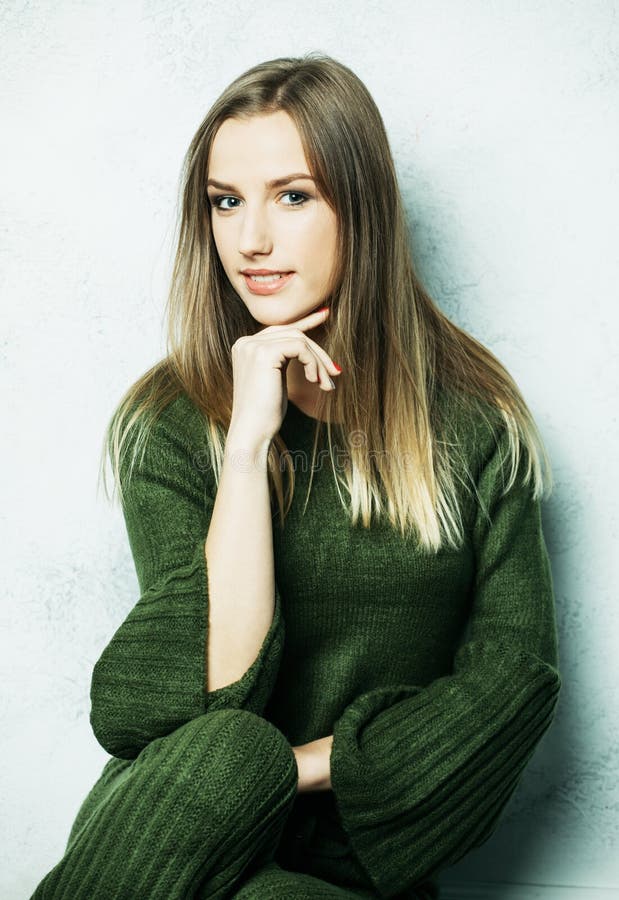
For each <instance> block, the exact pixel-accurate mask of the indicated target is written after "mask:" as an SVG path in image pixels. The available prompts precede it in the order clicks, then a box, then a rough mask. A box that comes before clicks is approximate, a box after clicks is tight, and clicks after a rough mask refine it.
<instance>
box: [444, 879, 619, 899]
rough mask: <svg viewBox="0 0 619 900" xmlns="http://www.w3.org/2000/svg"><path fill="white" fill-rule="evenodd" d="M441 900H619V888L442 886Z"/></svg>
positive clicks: (500, 884)
mask: <svg viewBox="0 0 619 900" xmlns="http://www.w3.org/2000/svg"><path fill="white" fill-rule="evenodd" d="M441 900H619V888H595V887H587V886H586V885H578V886H573V885H567V884H566V885H562V884H513V883H505V882H500V881H496V882H492V881H477V882H468V883H466V884H464V883H462V884H459V883H457V882H451V883H450V884H441Z"/></svg>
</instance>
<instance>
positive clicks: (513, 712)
mask: <svg viewBox="0 0 619 900" xmlns="http://www.w3.org/2000/svg"><path fill="white" fill-rule="evenodd" d="M506 449H507V439H506V433H504V434H503V436H502V438H501V440H499V441H497V442H496V445H495V448H494V451H493V452H492V453H491V455H490V458H489V459H488V460H487V461H486V464H485V466H484V468H483V470H482V473H481V476H480V479H479V484H478V488H479V491H480V494H481V495H482V497H483V498H484V501H485V503H486V504H487V506H488V512H489V514H490V517H491V520H492V525H491V526H489V524H488V521H487V518H486V516H485V515H484V514H483V511H482V510H481V509H478V510H477V512H476V518H475V523H474V529H473V540H474V547H475V558H476V575H475V583H474V594H473V605H472V611H471V616H470V619H469V622H468V629H467V630H468V633H467V635H466V637H465V639H464V640H463V641H462V642H461V644H460V646H459V648H458V650H457V652H456V654H455V657H454V661H453V671H452V673H451V674H449V675H446V676H444V677H442V678H438V679H437V680H435V681H434V682H432V683H431V684H429V685H427V686H420V685H412V684H411V685H393V686H389V687H384V688H378V689H375V690H372V691H369V692H367V693H365V694H362V695H361V696H359V697H357V698H356V699H355V700H354V701H353V702H352V703H351V704H350V705H349V706H348V707H346V709H345V710H344V712H343V714H342V715H341V717H340V718H339V719H338V720H337V721H336V723H335V726H334V742H333V748H332V753H331V781H332V785H333V790H334V793H335V797H336V801H337V805H338V808H339V812H340V816H341V818H342V822H343V824H344V827H345V829H346V831H347V832H348V834H349V837H350V840H351V843H352V846H353V849H354V850H355V852H356V854H357V856H358V857H359V859H360V861H361V863H362V864H363V866H364V868H365V869H366V870H367V872H368V874H369V875H370V877H371V878H372V880H373V882H374V883H375V885H376V887H377V888H378V890H379V892H380V896H383V897H391V896H394V895H395V894H397V893H399V892H400V891H403V890H405V889H406V888H408V887H410V886H412V885H414V884H416V883H417V882H419V881H422V880H423V879H424V878H427V877H429V876H431V875H433V874H434V873H436V872H437V871H438V870H440V869H442V868H444V867H447V866H451V865H453V864H454V863H455V862H457V861H458V860H459V859H460V858H462V857H463V856H464V855H465V854H466V853H467V852H468V851H469V850H471V849H472V848H474V847H477V846H479V845H481V844H482V843H484V842H485V841H486V840H487V839H488V838H489V837H490V836H491V835H492V833H493V832H494V831H495V830H496V828H497V825H498V823H499V822H500V818H501V815H502V812H503V810H504V808H505V807H506V805H507V803H508V801H509V799H510V797H511V796H512V794H513V793H514V791H515V789H516V788H517V786H518V783H519V781H520V779H521V777H522V775H523V772H524V769H525V767H526V765H527V763H528V761H529V759H530V758H531V756H532V755H533V753H534V751H535V748H536V746H537V744H538V743H539V741H540V739H541V738H542V736H543V734H544V733H545V732H546V731H547V729H548V728H549V726H550V724H551V722H552V719H553V716H554V712H555V706H556V704H557V699H558V694H559V691H560V687H561V680H560V676H559V672H558V642H557V633H556V622H555V605H554V595H553V586H552V578H551V569H550V562H549V558H548V554H547V550H546V546H545V542H544V538H543V535H542V527H541V516H540V504H539V502H538V501H533V499H532V497H531V493H530V488H529V487H528V486H527V488H523V487H522V485H521V484H520V482H519V480H518V479H520V478H521V477H522V472H523V468H522V467H520V469H519V472H518V479H517V481H516V483H515V484H514V485H513V487H512V488H511V489H510V491H509V492H508V493H507V495H506V496H504V497H501V496H500V492H501V488H502V479H501V475H500V463H501V456H504V455H505V454H506Z"/></svg>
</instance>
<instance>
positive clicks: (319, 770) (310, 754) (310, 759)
mask: <svg viewBox="0 0 619 900" xmlns="http://www.w3.org/2000/svg"><path fill="white" fill-rule="evenodd" d="M332 745H333V735H332V734H330V735H328V736H327V737H324V738H319V740H317V741H310V742H309V743H308V744H301V745H299V746H298V747H293V748H292V752H293V753H294V755H295V758H296V760H297V768H298V770H299V783H298V786H297V793H299V794H304V793H307V792H308V791H327V790H331V762H330V757H331V747H332Z"/></svg>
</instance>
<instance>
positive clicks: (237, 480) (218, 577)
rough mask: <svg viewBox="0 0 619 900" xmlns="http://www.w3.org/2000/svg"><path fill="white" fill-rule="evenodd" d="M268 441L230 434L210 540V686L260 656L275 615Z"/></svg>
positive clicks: (234, 677) (238, 674)
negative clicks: (267, 454) (256, 440)
mask: <svg viewBox="0 0 619 900" xmlns="http://www.w3.org/2000/svg"><path fill="white" fill-rule="evenodd" d="M267 449H268V445H267V444H262V445H260V446H257V445H252V443H251V442H250V441H248V440H246V439H245V438H244V437H243V435H242V434H240V433H239V432H233V431H229V432H228V436H227V439H226V447H225V456H224V462H223V465H222V472H221V477H220V481H219V486H218V490H217V496H216V498H215V503H214V505H213V513H212V516H211V522H210V527H209V531H208V535H207V538H206V541H205V547H204V550H205V556H206V563H207V572H208V592H209V620H208V629H207V647H206V653H207V676H206V677H207V690H209V691H213V690H216V689H217V688H219V687H223V686H225V685H228V684H232V683H233V682H234V681H237V680H238V679H239V678H241V677H242V675H244V674H245V672H246V671H247V669H248V668H249V667H250V666H251V665H252V663H253V662H254V661H255V659H256V657H257V656H258V653H259V651H260V647H261V646H262V643H263V641H264V638H265V636H266V634H267V632H268V630H269V627H270V625H271V622H272V620H273V612H274V602H275V573H274V563H273V532H272V521H271V506H270V498H269V486H268V467H267V462H266V450H267Z"/></svg>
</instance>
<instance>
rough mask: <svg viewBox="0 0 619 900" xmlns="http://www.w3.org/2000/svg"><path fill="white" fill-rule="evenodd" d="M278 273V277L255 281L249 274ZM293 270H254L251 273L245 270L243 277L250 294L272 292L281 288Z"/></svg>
mask: <svg viewBox="0 0 619 900" xmlns="http://www.w3.org/2000/svg"><path fill="white" fill-rule="evenodd" d="M252 274H253V275H263V274H264V275H279V276H280V277H279V278H273V279H272V280H271V281H255V280H254V279H253V278H252V277H251V275H252ZM293 275H294V272H265V271H264V270H263V271H262V272H257V271H254V272H252V273H251V274H250V273H249V272H248V271H247V270H245V272H243V277H244V278H245V284H246V285H247V287H248V288H249V290H250V291H251V292H252V294H274V293H276V292H277V291H279V290H281V289H282V288H283V287H285V285H287V284H288V282H289V281H290V280H291V279H292V277H293Z"/></svg>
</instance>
